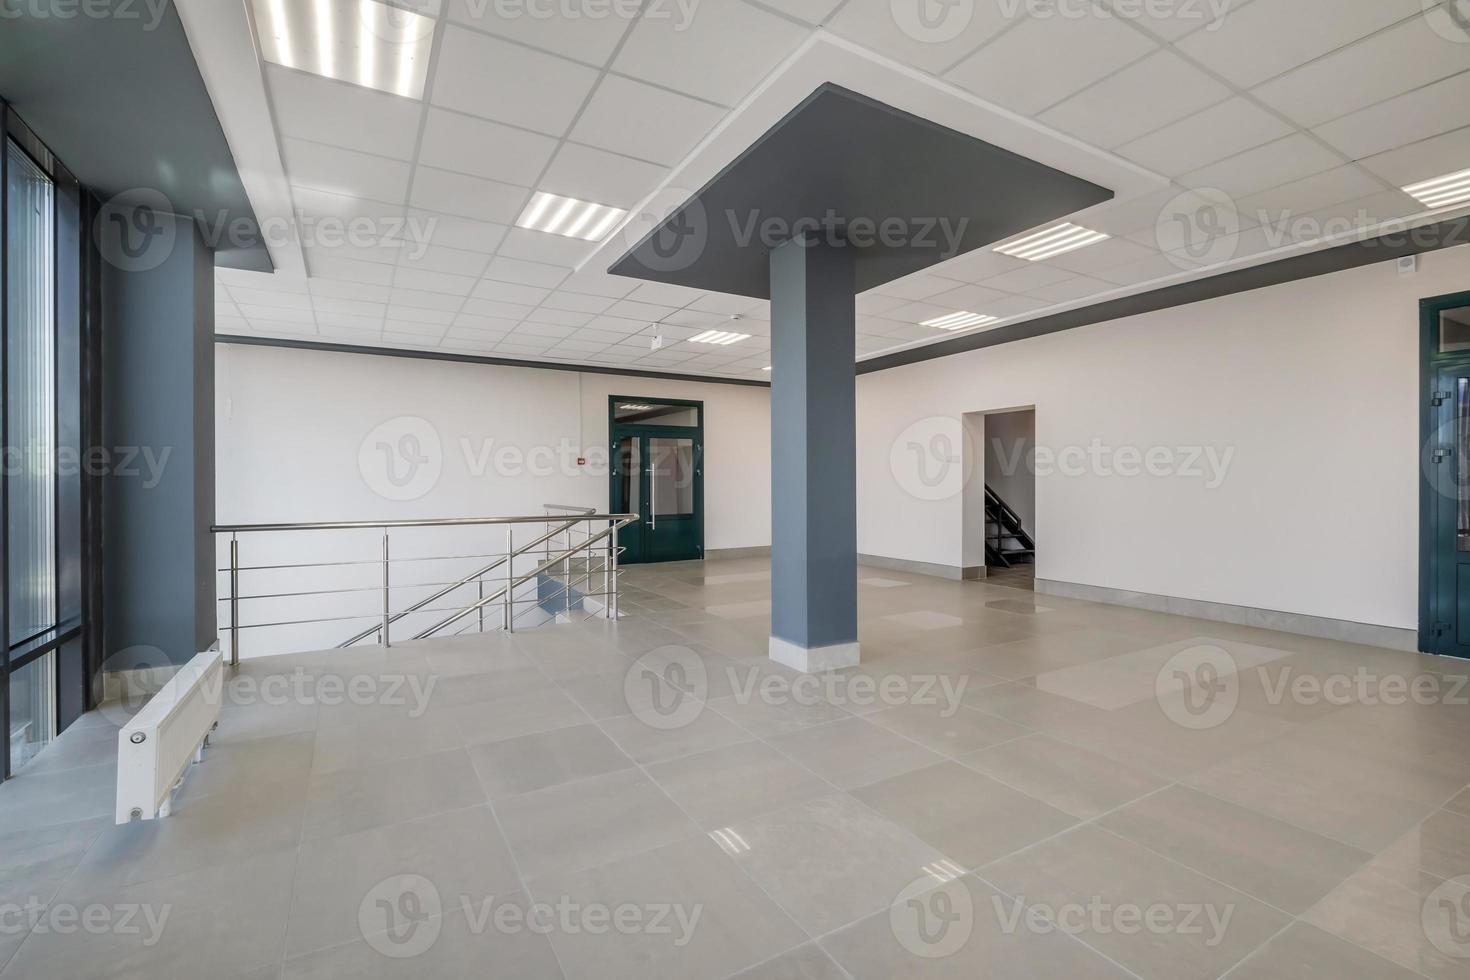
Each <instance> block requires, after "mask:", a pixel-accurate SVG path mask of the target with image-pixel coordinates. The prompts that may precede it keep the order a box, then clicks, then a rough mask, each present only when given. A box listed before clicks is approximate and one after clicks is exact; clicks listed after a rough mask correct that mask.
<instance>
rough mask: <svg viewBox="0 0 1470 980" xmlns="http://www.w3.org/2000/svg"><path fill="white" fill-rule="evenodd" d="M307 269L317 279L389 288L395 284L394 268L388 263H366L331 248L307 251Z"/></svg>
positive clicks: (309, 249)
mask: <svg viewBox="0 0 1470 980" xmlns="http://www.w3.org/2000/svg"><path fill="white" fill-rule="evenodd" d="M306 268H307V271H308V272H310V273H311V275H312V276H313V277H315V278H320V279H336V280H340V281H342V282H349V283H362V284H366V285H374V286H387V285H390V284H391V283H392V282H393V266H392V265H391V264H390V263H386V262H364V261H362V260H361V259H352V258H348V257H347V256H345V255H339V254H337V253H336V252H334V251H333V250H332V249H329V248H308V249H306Z"/></svg>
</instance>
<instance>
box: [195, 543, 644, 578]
mask: <svg viewBox="0 0 1470 980" xmlns="http://www.w3.org/2000/svg"><path fill="white" fill-rule="evenodd" d="M562 550H563V551H565V550H567V549H565V548H563V549H562ZM627 550H628V549H627V548H626V547H624V546H623V545H618V554H620V555H621V554H622V553H623V552H625V551H627ZM518 553H519V552H518ZM508 554H509V552H505V551H492V552H489V553H488V554H483V555H444V556H443V557H439V558H433V557H430V558H390V559H389V560H388V562H389V564H392V565H397V564H399V563H400V562H401V563H403V564H408V563H412V562H429V561H471V560H474V561H483V560H484V559H486V558H504V557H506V556H507V555H508ZM352 565H368V566H370V567H372V568H382V567H383V559H381V558H364V559H361V560H359V561H320V562H295V563H292V564H288V565H241V566H240V567H239V568H238V569H236V571H241V572H273V571H281V570H283V569H289V568H346V567H349V566H352ZM215 571H216V572H218V573H220V574H222V575H227V574H229V572H230V569H229V568H216V569H215Z"/></svg>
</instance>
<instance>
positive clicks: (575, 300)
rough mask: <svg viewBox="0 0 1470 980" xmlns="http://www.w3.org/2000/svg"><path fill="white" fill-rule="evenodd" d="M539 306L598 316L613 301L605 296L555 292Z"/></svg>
mask: <svg viewBox="0 0 1470 980" xmlns="http://www.w3.org/2000/svg"><path fill="white" fill-rule="evenodd" d="M541 305H542V306H544V307H546V308H547V309H552V310H570V311H572V312H575V313H592V314H598V313H601V312H602V311H603V310H605V309H607V308H608V307H609V306H612V305H613V301H612V300H611V299H608V298H607V297H605V296H583V295H582V294H581V293H562V292H557V293H552V294H551V295H550V296H548V297H546V299H545V301H544V302H543V303H542V304H541Z"/></svg>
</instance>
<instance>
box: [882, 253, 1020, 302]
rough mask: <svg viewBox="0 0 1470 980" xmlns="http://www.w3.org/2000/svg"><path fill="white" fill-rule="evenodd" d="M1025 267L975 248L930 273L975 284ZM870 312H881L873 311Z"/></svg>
mask: <svg viewBox="0 0 1470 980" xmlns="http://www.w3.org/2000/svg"><path fill="white" fill-rule="evenodd" d="M1027 265H1029V263H1028V262H1027V261H1026V260H1025V259H1018V258H1015V257H1013V256H1010V255H1002V254H1000V253H999V252H996V251H993V250H991V249H988V248H977V249H975V250H974V251H971V252H966V253H965V254H964V255H959V256H956V257H955V258H952V259H948V260H946V261H944V262H941V263H939V264H938V265H936V266H933V267H932V269H931V271H932V272H934V273H937V274H938V275H941V276H943V277H944V278H946V279H956V280H959V281H962V282H970V283H975V282H983V281H984V280H986V279H989V278H990V277H992V276H997V275H1000V274H1001V273H1002V272H1009V271H1010V270H1012V269H1024V268H1025V267H1026V266H1027ZM872 312H875V313H876V312H881V311H879V310H873V311H872Z"/></svg>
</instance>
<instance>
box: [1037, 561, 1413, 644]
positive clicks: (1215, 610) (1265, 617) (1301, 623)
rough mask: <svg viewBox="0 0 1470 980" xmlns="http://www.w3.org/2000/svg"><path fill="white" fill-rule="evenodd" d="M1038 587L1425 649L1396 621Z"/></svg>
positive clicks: (1043, 582)
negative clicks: (1378, 622) (1357, 620)
mask: <svg viewBox="0 0 1470 980" xmlns="http://www.w3.org/2000/svg"><path fill="white" fill-rule="evenodd" d="M1036 591H1037V592H1038V593H1041V594H1043V595H1054V596H1063V597H1066V598H1068V599H1086V600H1088V601H1090V602H1106V603H1109V604H1111V605H1115V606H1130V607H1132V608H1134V609H1147V610H1149V611H1150V612H1160V613H1171V614H1173V615H1175V616H1193V617H1194V618H1196V619H1211V620H1214V621H1215V622H1219V623H1234V624H1235V625H1237V626H1255V627H1258V628H1260V629H1268V630H1280V631H1281V632H1283V633H1297V634H1299V635H1301V636H1316V637H1320V638H1322V639H1324V640H1341V641H1343V642H1344V643H1361V644H1364V645H1366V646H1374V647H1384V648H1386V649H1389V650H1406V651H1409V652H1410V653H1412V652H1414V651H1416V650H1418V649H1419V634H1418V633H1417V632H1416V631H1415V630H1410V629H1401V628H1398V627H1395V626H1375V625H1373V624H1371V623H1354V622H1352V621H1351V620H1346V619H1328V618H1327V617H1325V616H1308V615H1305V614H1303V613H1291V612H1281V611H1279V610H1275V609H1257V608H1256V607H1254V606H1232V605H1230V604H1228V603H1224V602H1207V601H1205V600H1203V599H1181V598H1178V597H1177V596H1166V595H1154V594H1153V593H1150V592H1130V591H1128V590H1126V589H1110V588H1107V587H1106V586H1101V585H1080V584H1078V583H1076V582H1058V581H1055V580H1053V579H1042V578H1039V579H1037V580H1036Z"/></svg>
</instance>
